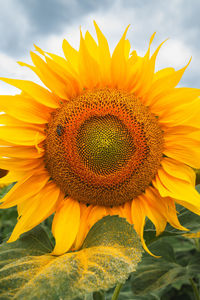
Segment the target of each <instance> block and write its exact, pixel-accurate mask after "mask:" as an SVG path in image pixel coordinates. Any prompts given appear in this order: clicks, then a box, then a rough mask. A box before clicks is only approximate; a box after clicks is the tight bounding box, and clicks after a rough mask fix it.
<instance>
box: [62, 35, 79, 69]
mask: <svg viewBox="0 0 200 300" xmlns="http://www.w3.org/2000/svg"><path fill="white" fill-rule="evenodd" d="M62 48H63V52H64V55H65V57H66V59H67V61H68V62H69V63H70V64H71V65H72V66H73V68H74V70H75V71H76V72H77V73H78V72H79V53H78V51H77V50H75V49H74V48H73V47H72V46H71V45H70V44H69V43H68V41H66V40H63V45H62Z"/></svg>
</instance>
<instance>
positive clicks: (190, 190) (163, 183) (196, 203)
mask: <svg viewBox="0 0 200 300" xmlns="http://www.w3.org/2000/svg"><path fill="white" fill-rule="evenodd" d="M190 180H191V179H189V178H188V182H187V181H186V180H181V179H179V178H176V177H173V176H171V175H169V174H168V173H166V171H165V170H163V169H159V170H158V174H157V175H156V178H155V179H154V180H153V185H154V186H155V187H156V188H157V189H158V191H159V193H160V195H161V196H162V197H171V198H173V199H175V201H176V202H177V203H180V201H182V202H185V203H188V204H189V205H191V206H193V207H195V213H197V214H200V195H199V194H198V192H197V191H196V190H195V188H194V186H193V184H191V182H190ZM184 206H185V207H187V206H186V205H185V204H184ZM193 211H194V209H193Z"/></svg>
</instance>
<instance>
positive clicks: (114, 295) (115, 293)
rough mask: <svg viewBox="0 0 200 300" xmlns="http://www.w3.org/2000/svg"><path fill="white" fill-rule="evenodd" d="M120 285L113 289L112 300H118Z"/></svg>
mask: <svg viewBox="0 0 200 300" xmlns="http://www.w3.org/2000/svg"><path fill="white" fill-rule="evenodd" d="M122 285H123V284H122V283H118V284H117V285H116V287H115V290H114V293H113V295H112V300H117V299H118V296H119V293H120V290H121V288H122ZM198 300H199V299H198Z"/></svg>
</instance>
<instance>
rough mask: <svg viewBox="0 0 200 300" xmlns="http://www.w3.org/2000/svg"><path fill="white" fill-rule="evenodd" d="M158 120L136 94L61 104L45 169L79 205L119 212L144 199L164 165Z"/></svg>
mask: <svg viewBox="0 0 200 300" xmlns="http://www.w3.org/2000/svg"><path fill="white" fill-rule="evenodd" d="M163 144H164V140H163V134H162V130H161V128H160V126H159V123H158V120H157V118H156V117H155V116H154V115H153V114H152V113H151V112H150V110H149V109H148V108H147V107H145V106H144V105H143V104H142V102H141V101H140V99H139V98H137V97H135V96H134V95H133V94H129V93H125V92H123V91H119V90H115V89H108V88H105V89H96V90H93V91H88V92H87V91H86V92H85V93H84V94H82V95H80V96H78V97H77V98H74V99H72V100H71V101H69V102H66V103H64V104H62V106H61V107H60V108H59V109H57V110H56V111H55V112H54V113H53V114H52V118H51V120H50V122H49V123H48V126H47V129H46V141H45V165H46V168H47V170H48V172H49V174H50V176H51V178H52V179H53V180H54V182H55V183H56V184H57V185H58V186H59V187H60V188H61V190H62V191H63V192H64V193H65V194H67V195H69V196H71V197H73V199H76V200H77V201H80V202H83V203H87V204H94V205H104V206H117V205H121V204H123V203H125V202H127V201H131V200H133V199H134V198H135V197H137V196H138V195H140V194H141V193H143V191H144V190H145V188H146V187H147V186H149V184H150V183H151V181H152V179H153V178H154V176H155V174H156V173H157V170H158V168H159V167H160V162H161V160H162V152H163Z"/></svg>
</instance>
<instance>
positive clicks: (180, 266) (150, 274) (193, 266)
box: [132, 237, 200, 299]
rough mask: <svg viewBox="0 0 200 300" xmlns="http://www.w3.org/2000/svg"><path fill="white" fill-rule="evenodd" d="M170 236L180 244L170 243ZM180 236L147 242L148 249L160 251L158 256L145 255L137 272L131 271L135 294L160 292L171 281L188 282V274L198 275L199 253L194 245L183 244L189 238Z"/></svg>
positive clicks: (155, 251) (191, 276) (145, 294)
mask: <svg viewBox="0 0 200 300" xmlns="http://www.w3.org/2000/svg"><path fill="white" fill-rule="evenodd" d="M173 239H174V240H175V241H176V242H177V243H178V242H179V243H181V247H180V248H177V247H176V246H177V243H172V241H173ZM181 240H182V241H181ZM181 240H180V238H179V237H173V238H170V239H169V238H166V239H165V238H163V239H161V240H157V241H156V242H155V243H153V244H152V245H151V246H150V250H151V251H152V252H153V253H155V254H160V255H161V258H154V257H151V256H149V255H148V256H147V255H144V258H143V260H142V262H141V263H140V264H139V265H138V268H137V272H135V273H133V275H132V290H133V293H134V295H137V296H147V295H149V293H152V292H159V293H161V294H162V292H163V291H165V290H166V288H167V287H169V286H170V285H173V286H176V285H177V284H178V285H180V284H181V285H183V284H189V279H190V278H194V277H196V276H198V274H199V264H200V253H199V252H198V251H195V249H192V251H188V249H187V247H186V248H185V247H184V243H186V244H187V243H188V240H187V239H184V238H183V237H181ZM172 245H173V247H172ZM136 299H137V298H136ZM163 299H164V298H163Z"/></svg>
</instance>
